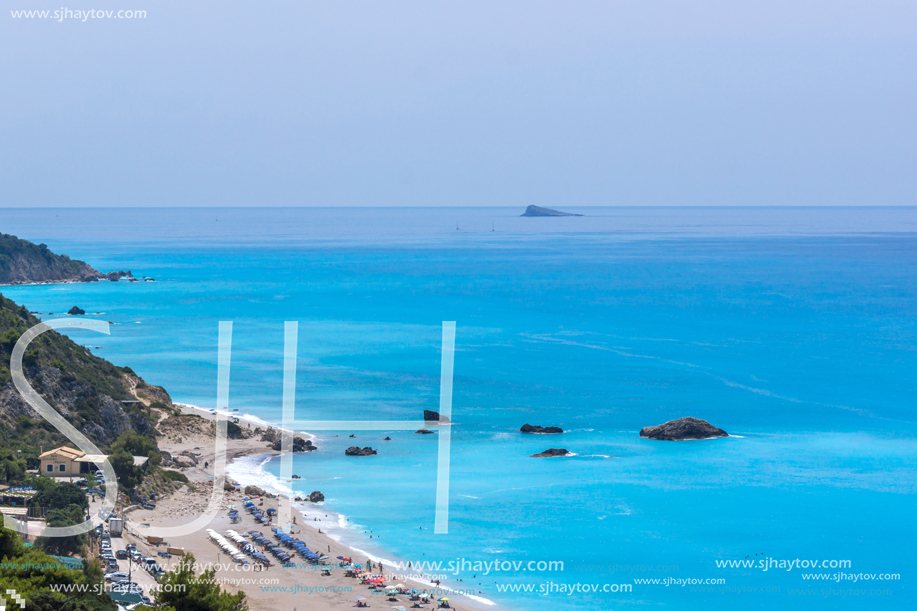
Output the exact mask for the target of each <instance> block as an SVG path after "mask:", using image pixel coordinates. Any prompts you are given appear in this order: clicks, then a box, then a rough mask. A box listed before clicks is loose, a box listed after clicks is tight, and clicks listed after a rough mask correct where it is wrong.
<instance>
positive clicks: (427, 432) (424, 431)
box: [414, 429, 433, 435]
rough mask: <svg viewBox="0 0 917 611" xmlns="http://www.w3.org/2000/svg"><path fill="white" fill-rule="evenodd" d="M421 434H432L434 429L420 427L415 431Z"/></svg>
mask: <svg viewBox="0 0 917 611" xmlns="http://www.w3.org/2000/svg"><path fill="white" fill-rule="evenodd" d="M414 432H415V433H417V434H419V435H432V434H433V431H428V430H427V429H420V430H419V431H414Z"/></svg>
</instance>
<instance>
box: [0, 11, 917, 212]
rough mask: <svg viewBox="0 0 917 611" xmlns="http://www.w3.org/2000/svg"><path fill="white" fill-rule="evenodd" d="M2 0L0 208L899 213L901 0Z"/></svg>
mask: <svg viewBox="0 0 917 611" xmlns="http://www.w3.org/2000/svg"><path fill="white" fill-rule="evenodd" d="M3 4H4V7H5V8H4V11H5V12H4V14H3V15H0V72H2V74H0V76H2V78H0V194H2V195H0V206H130V205H133V206H175V205H216V206H227V205H274V206H276V205H294V206H339V205H348V206H353V205H356V206H376V205H384V206H403V205H410V206H415V205H436V206H444V205H447V206H454V205H473V206H480V205H513V206H516V205H518V206H523V205H527V204H539V205H546V206H556V207H563V206H574V205H576V206H584V205H902V204H906V205H914V204H917V198H915V196H917V111H915V109H917V2H915V1H913V0H912V1H894V2H892V1H883V0H866V1H843V0H818V1H806V0H793V1H781V0H766V1H751V2H746V1H742V0H724V1H694V2H692V1H690V0H674V1H668V2H666V1H652V0H634V1H626V2H621V1H613V0H608V1H605V2H579V1H571V0H557V1H554V2H539V1H533V0H524V1H512V0H502V1H500V0H492V1H488V2H451V1H434V0H424V1H410V2H405V1H393V0H389V1H385V2H367V1H361V2H351V1H342V0H334V1H328V2H319V3H316V2H307V1H303V0H298V1H296V2H286V1H270V2H256V1H254V0H247V1H235V0H181V1H177V2H176V1H171V0H168V1H164V0H156V1H155V2H154V1H152V0H117V1H112V0H91V1H90V0H86V1H85V2H80V1H79V0H72V2H69V3H62V2H59V0H56V3H54V2H50V1H47V0H3ZM63 4H69V5H76V6H70V7H69V8H71V10H75V9H90V8H95V9H111V10H124V9H143V10H146V11H147V18H146V19H133V20H126V19H121V20H118V19H98V18H96V19H89V20H88V21H86V22H81V21H78V20H73V19H67V20H65V21H63V22H58V21H56V20H53V19H45V20H41V19H23V18H19V19H15V18H13V16H12V14H11V12H10V10H20V9H51V10H55V9H60V8H61V5H63ZM81 5H82V6H81ZM0 215H2V213H0Z"/></svg>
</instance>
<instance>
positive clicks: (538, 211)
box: [520, 206, 583, 216]
mask: <svg viewBox="0 0 917 611" xmlns="http://www.w3.org/2000/svg"><path fill="white" fill-rule="evenodd" d="M520 216H583V215H582V214H572V213H570V212H561V211H560V210H551V209H550V208H542V207H541V206H529V207H528V208H526V209H525V212H523V213H522V214H521V215H520Z"/></svg>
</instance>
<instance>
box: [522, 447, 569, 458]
mask: <svg viewBox="0 0 917 611" xmlns="http://www.w3.org/2000/svg"><path fill="white" fill-rule="evenodd" d="M570 453H571V452H568V451H567V449H566V448H548V449H547V450H545V451H544V452H541V453H539V454H532V456H531V457H530V458H554V457H555V456H566V455H568V454H570Z"/></svg>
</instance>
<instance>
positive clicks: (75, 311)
mask: <svg viewBox="0 0 917 611" xmlns="http://www.w3.org/2000/svg"><path fill="white" fill-rule="evenodd" d="M85 313H86V310H83V309H81V308H78V307H76V306H73V307H72V308H70V309H69V310H68V311H67V314H70V315H71V316H82V315H83V314H85Z"/></svg>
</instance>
